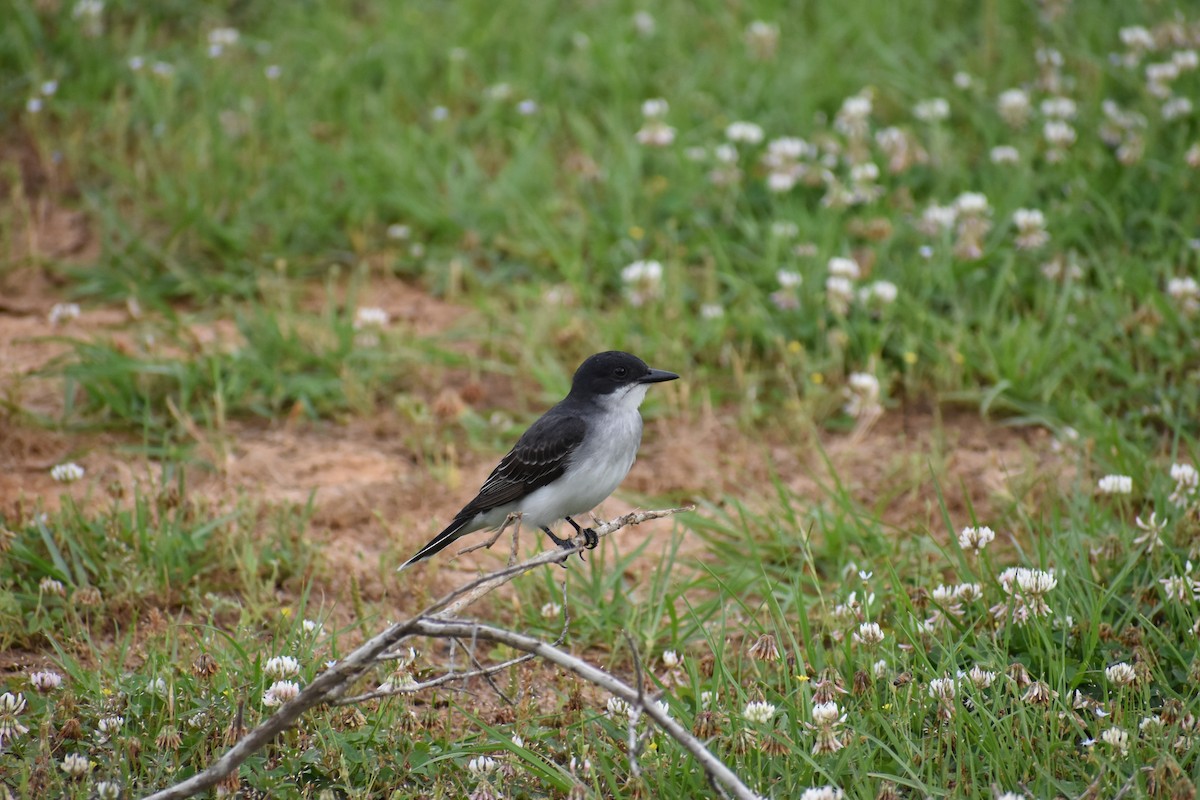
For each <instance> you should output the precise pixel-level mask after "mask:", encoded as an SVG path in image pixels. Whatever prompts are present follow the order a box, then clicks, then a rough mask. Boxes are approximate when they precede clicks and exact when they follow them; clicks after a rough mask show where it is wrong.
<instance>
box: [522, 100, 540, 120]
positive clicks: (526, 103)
mask: <svg viewBox="0 0 1200 800" xmlns="http://www.w3.org/2000/svg"><path fill="white" fill-rule="evenodd" d="M537 112H538V104H537V101H536V100H533V99H532V98H529V97H526V98H525V99H524V100H522V101H521V102H519V103H517V113H518V114H520V115H521V116H523V117H531V116H533V115H534V114H536V113H537Z"/></svg>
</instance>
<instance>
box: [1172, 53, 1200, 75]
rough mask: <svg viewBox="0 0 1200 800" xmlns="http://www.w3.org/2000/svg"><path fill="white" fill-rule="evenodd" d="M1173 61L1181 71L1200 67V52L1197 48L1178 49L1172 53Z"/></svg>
mask: <svg viewBox="0 0 1200 800" xmlns="http://www.w3.org/2000/svg"><path fill="white" fill-rule="evenodd" d="M1171 63H1172V64H1174V65H1175V66H1177V67H1179V70H1180V71H1181V72H1186V71H1189V70H1193V69H1197V68H1200V53H1197V52H1196V51H1195V50H1176V51H1175V52H1174V53H1172V54H1171Z"/></svg>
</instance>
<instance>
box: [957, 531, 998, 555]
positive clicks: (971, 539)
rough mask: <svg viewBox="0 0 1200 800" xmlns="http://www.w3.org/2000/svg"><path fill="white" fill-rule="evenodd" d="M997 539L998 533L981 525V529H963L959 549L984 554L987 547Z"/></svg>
mask: <svg viewBox="0 0 1200 800" xmlns="http://www.w3.org/2000/svg"><path fill="white" fill-rule="evenodd" d="M995 539H996V531H994V530H992V529H991V528H988V527H986V525H980V527H979V528H971V527H967V528H964V529H962V531H961V533H960V534H959V547H960V548H962V549H965V551H974V552H976V554H978V553H980V552H983V549H984V548H985V547H988V545H990V543H991V542H992V541H995Z"/></svg>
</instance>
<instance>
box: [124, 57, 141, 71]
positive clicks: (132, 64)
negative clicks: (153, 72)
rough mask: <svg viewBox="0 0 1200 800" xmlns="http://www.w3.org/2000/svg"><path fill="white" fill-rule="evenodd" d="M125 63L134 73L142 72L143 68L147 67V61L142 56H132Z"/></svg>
mask: <svg viewBox="0 0 1200 800" xmlns="http://www.w3.org/2000/svg"><path fill="white" fill-rule="evenodd" d="M125 63H126V65H128V67H129V69H130V70H132V71H133V72H140V71H141V69H142V67H144V66H146V59H144V58H142V57H141V56H130V57H129V60H128V61H126V62H125Z"/></svg>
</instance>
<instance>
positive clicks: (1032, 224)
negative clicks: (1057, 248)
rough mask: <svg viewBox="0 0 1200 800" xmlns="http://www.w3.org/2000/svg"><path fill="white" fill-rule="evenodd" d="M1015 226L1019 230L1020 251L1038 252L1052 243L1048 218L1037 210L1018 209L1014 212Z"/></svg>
mask: <svg viewBox="0 0 1200 800" xmlns="http://www.w3.org/2000/svg"><path fill="white" fill-rule="evenodd" d="M1013 225H1014V226H1016V228H1017V249H1018V250H1036V249H1037V248H1039V247H1044V246H1045V245H1046V243H1047V242H1049V241H1050V234H1048V233H1046V217H1045V215H1044V214H1043V213H1042V212H1041V211H1039V210H1038V209H1036V208H1018V209H1017V210H1016V211H1014V212H1013Z"/></svg>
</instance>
